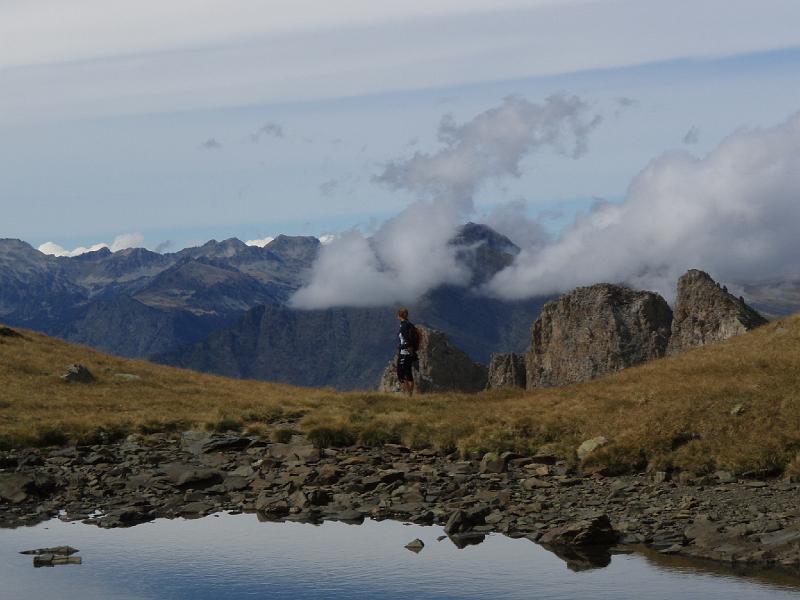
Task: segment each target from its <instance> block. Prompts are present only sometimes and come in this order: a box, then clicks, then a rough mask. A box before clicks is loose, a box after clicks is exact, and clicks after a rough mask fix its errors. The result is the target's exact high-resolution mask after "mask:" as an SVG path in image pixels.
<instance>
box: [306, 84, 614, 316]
mask: <svg viewBox="0 0 800 600" xmlns="http://www.w3.org/2000/svg"><path fill="white" fill-rule="evenodd" d="M600 122H601V117H600V116H599V115H593V114H591V110H590V106H589V104H588V103H587V102H586V101H584V100H582V99H581V98H579V97H577V96H565V95H554V96H551V97H549V98H547V99H546V100H545V101H544V102H541V103H533V102H530V101H529V100H526V99H524V98H520V97H509V98H506V99H505V100H504V101H503V102H502V103H501V104H500V105H499V106H496V107H494V108H491V109H489V110H486V111H484V112H482V113H480V114H478V115H476V116H475V117H474V118H472V119H471V120H469V121H467V122H465V123H458V122H456V120H455V119H454V118H453V117H452V116H445V117H444V118H443V119H442V120H441V123H440V125H439V129H438V141H439V143H440V148H439V150H438V151H436V152H432V153H425V152H420V151H417V152H415V153H414V154H413V155H412V156H410V157H407V158H403V159H397V160H393V161H390V162H389V163H387V164H386V165H385V167H384V169H383V171H382V172H381V173H380V174H379V175H377V176H376V177H375V178H374V181H375V182H377V183H379V184H382V185H386V186H388V187H390V188H392V189H395V190H398V191H401V192H406V193H410V194H411V195H413V196H414V197H416V198H418V200H417V201H416V202H414V203H413V204H411V205H410V206H409V207H408V208H406V209H405V210H404V211H402V212H401V213H400V214H399V215H397V216H396V217H394V218H393V219H390V220H389V221H387V222H386V223H385V224H384V225H383V226H381V227H380V228H379V229H378V231H377V232H376V233H375V235H374V236H372V237H371V238H367V237H365V236H364V235H363V234H362V233H361V232H359V231H350V232H348V233H347V234H345V235H342V236H340V237H337V238H336V239H335V240H333V241H332V242H331V243H330V244H327V245H325V246H324V247H323V248H322V250H321V251H320V254H319V257H318V259H317V261H316V263H315V264H314V266H313V268H312V274H311V279H310V282H309V283H308V285H306V286H305V287H303V288H302V289H300V290H299V291H298V292H297V293H296V294H295V295H294V296H293V298H292V300H291V304H292V305H293V306H295V307H297V308H305V309H311V308H326V307H329V306H377V305H383V304H389V303H392V302H411V301H413V300H415V299H417V298H418V297H419V296H420V295H422V294H424V293H425V292H427V291H428V290H430V289H431V288H433V287H436V286H438V285H441V284H448V283H449V284H456V285H462V284H466V283H467V282H468V280H469V276H470V274H469V273H468V272H466V270H465V269H464V267H463V266H462V265H460V264H459V263H458V262H457V260H456V249H455V248H454V247H453V246H451V245H450V244H449V242H450V240H451V239H452V237H453V235H454V234H455V232H456V229H457V228H458V226H459V225H460V224H461V223H463V222H464V220H465V219H466V218H467V217H469V215H471V214H472V213H473V212H474V203H473V198H474V194H475V192H476V191H477V190H478V189H479V188H480V187H481V186H482V185H483V184H485V183H486V182H487V181H490V180H499V179H503V178H508V177H519V176H520V175H521V172H522V162H523V160H524V159H526V158H527V157H529V156H531V155H534V154H536V153H537V152H539V151H541V150H549V151H552V152H556V153H559V154H563V155H566V156H570V157H572V158H577V157H579V156H581V155H583V154H584V153H585V152H586V148H587V140H588V136H589V134H590V133H591V132H592V130H594V129H595V128H596V127H597V126H598V125H599V124H600Z"/></svg>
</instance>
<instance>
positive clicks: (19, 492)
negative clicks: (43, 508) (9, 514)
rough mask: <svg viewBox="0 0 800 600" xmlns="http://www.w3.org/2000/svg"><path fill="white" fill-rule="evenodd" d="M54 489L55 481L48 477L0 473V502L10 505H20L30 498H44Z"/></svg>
mask: <svg viewBox="0 0 800 600" xmlns="http://www.w3.org/2000/svg"><path fill="white" fill-rule="evenodd" d="M55 488H56V482H55V480H54V479H53V478H52V477H50V476H48V475H44V474H39V473H37V474H34V475H30V474H25V473H0V501H5V502H8V503H10V504H20V503H22V502H25V501H26V500H29V499H31V498H39V499H41V498H46V497H48V496H49V495H50V494H51V493H52V492H53V491H54V490H55Z"/></svg>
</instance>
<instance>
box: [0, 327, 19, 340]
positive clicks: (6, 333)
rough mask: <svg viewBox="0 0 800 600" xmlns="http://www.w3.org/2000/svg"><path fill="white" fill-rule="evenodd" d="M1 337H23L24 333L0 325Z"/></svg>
mask: <svg viewBox="0 0 800 600" xmlns="http://www.w3.org/2000/svg"><path fill="white" fill-rule="evenodd" d="M0 337H4V338H21V337H22V334H21V333H19V332H18V331H15V330H13V329H11V328H10V327H0Z"/></svg>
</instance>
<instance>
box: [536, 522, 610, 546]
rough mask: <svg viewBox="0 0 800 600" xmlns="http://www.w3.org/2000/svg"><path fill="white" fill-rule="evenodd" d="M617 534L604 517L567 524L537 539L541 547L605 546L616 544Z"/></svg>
mask: <svg viewBox="0 0 800 600" xmlns="http://www.w3.org/2000/svg"><path fill="white" fill-rule="evenodd" d="M618 538H619V534H618V533H617V532H616V531H615V530H614V528H613V527H612V526H611V521H610V520H609V519H608V517H607V516H606V515H599V516H596V517H593V518H591V519H585V520H582V521H576V522H574V523H568V524H566V525H562V526H560V527H556V528H554V529H551V530H550V531H548V532H547V533H545V534H544V535H543V536H542V537H541V538H539V543H540V544H542V545H553V546H605V545H611V544H614V543H616V541H617V539H618Z"/></svg>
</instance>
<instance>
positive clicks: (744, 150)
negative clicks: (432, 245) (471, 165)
mask: <svg viewBox="0 0 800 600" xmlns="http://www.w3.org/2000/svg"><path fill="white" fill-rule="evenodd" d="M798 223H800V113H797V114H795V115H793V116H791V117H790V118H789V119H788V120H786V121H785V122H784V123H781V124H779V125H777V126H774V127H770V128H764V129H750V130H740V131H737V132H735V133H733V134H732V135H730V136H729V137H727V138H726V139H724V140H723V141H722V142H721V143H720V144H719V146H718V147H717V148H716V149H714V150H713V151H712V152H710V153H709V154H708V155H707V156H705V157H703V158H697V157H695V156H693V155H692V154H690V153H688V152H686V151H675V152H669V153H667V154H664V155H663V156H661V157H659V158H657V159H655V160H654V161H652V162H651V163H650V164H649V165H648V166H647V167H646V168H645V169H644V170H643V171H642V172H641V173H640V174H639V175H637V176H636V178H635V179H634V180H633V182H632V183H631V185H630V187H629V189H628V193H627V195H626V197H625V199H624V201H623V202H621V203H598V204H597V205H595V207H594V208H593V209H592V210H591V211H590V212H589V214H586V215H583V216H581V217H579V218H578V219H577V220H576V221H575V223H574V224H573V225H572V226H571V227H570V228H568V229H567V230H566V231H564V232H563V233H562V234H561V236H560V237H559V239H558V240H556V241H554V242H553V243H551V244H549V245H547V246H546V247H544V248H539V249H537V250H525V251H523V252H522V253H521V254H520V255H519V256H518V257H517V260H516V261H515V262H514V264H512V265H511V266H510V267H508V268H507V269H505V270H504V271H501V272H500V273H498V274H497V276H496V277H495V278H494V279H493V280H492V281H491V282H490V283H489V284H488V286H487V290H486V291H487V292H489V293H491V294H493V295H496V296H499V297H502V298H507V299H513V298H523V297H528V296H533V295H540V294H549V293H553V292H560V291H564V290H567V289H569V288H572V287H574V286H578V285H587V284H592V283H596V282H600V281H609V282H627V283H629V284H630V285H632V286H634V287H637V288H643V289H650V290H655V291H659V292H661V293H662V294H664V295H665V296H666V297H667V298H671V297H672V296H673V295H674V293H675V292H674V286H675V281H676V279H677V278H678V277H679V276H680V275H681V274H682V273H683V272H684V271H686V270H687V269H689V268H693V267H697V268H701V269H705V270H707V271H710V272H711V274H712V275H713V276H715V277H716V278H717V279H720V280H722V281H725V282H727V283H735V282H737V281H753V280H761V279H765V278H772V277H781V276H788V275H794V274H797V273H798V271H800V267H798V264H797V257H798V256H800V235H798Z"/></svg>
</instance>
